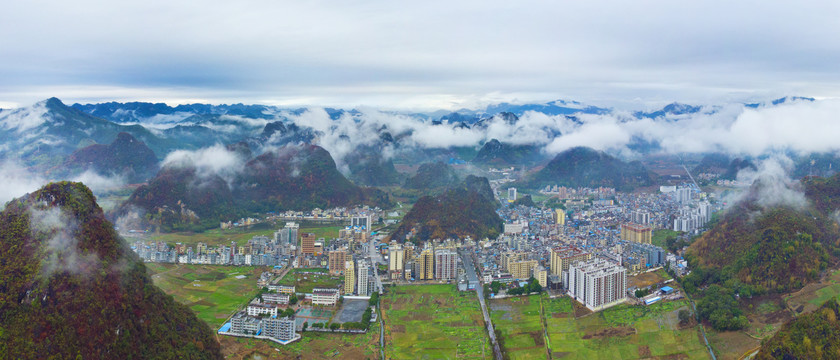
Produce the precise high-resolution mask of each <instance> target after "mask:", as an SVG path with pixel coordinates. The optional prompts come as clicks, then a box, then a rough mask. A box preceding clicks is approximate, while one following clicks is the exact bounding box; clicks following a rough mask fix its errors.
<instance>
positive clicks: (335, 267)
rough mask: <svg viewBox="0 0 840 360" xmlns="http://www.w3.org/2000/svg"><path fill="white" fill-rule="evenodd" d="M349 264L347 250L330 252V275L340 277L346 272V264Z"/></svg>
mask: <svg viewBox="0 0 840 360" xmlns="http://www.w3.org/2000/svg"><path fill="white" fill-rule="evenodd" d="M346 262H347V250H345V249H341V250H334V251H330V265H329V267H330V274H332V275H339V274H341V273H342V272H344V263H346Z"/></svg>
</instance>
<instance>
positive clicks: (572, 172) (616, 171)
mask: <svg viewBox="0 0 840 360" xmlns="http://www.w3.org/2000/svg"><path fill="white" fill-rule="evenodd" d="M655 179H656V176H655V174H654V173H652V172H650V171H648V170H647V169H646V168H645V167H644V166H643V165H642V164H641V163H639V162H637V161H636V162H631V163H625V162H623V161H621V160H619V159H616V158H614V157H612V156H610V155H607V154H606V153H604V152H601V151H596V150H593V149H590V148H586V147H575V148H572V149H569V150H566V151H564V152H562V153H560V154H557V156H555V157H554V159H552V160H551V161H550V162H549V163H548V164H547V165H546V166H545V167H544V168H543V169H542V170H540V171H538V172H536V173H534V174H532V175H531V176H529V177H527V178H526V179H524V180H522V181H520V182H519V183H518V186H520V187H523V188H532V189H533V188H539V187H543V186H546V185H561V186H572V187H581V186H585V187H599V186H605V187H612V188H616V189H617V190H620V191H632V190H634V189H636V188H638V187H643V186H650V185H654V184H655Z"/></svg>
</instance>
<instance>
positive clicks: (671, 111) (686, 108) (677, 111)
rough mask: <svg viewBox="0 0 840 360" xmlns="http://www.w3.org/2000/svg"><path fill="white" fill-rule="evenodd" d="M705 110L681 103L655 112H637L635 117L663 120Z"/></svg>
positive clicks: (672, 104)
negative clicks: (662, 118) (663, 118)
mask: <svg viewBox="0 0 840 360" xmlns="http://www.w3.org/2000/svg"><path fill="white" fill-rule="evenodd" d="M702 109H703V108H702V107H700V106H694V105H688V104H680V103H676V102H675V103H670V104H668V105H665V107H663V108H662V109H660V110H657V111H653V112H643V111H637V112H635V113H633V115H634V116H636V117H638V118H643V117H644V118H651V119H655V118H661V117H667V116H675V115H687V114H695V113H698V112H700V111H701V110H702Z"/></svg>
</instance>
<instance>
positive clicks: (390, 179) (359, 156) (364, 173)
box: [344, 147, 403, 186]
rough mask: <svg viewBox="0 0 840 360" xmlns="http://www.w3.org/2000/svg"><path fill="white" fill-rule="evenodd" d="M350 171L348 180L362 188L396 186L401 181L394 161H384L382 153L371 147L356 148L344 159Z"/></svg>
mask: <svg viewBox="0 0 840 360" xmlns="http://www.w3.org/2000/svg"><path fill="white" fill-rule="evenodd" d="M344 162H345V163H347V166H348V168H349V169H350V180H352V181H353V182H354V183H356V184H358V185H364V186H389V185H398V184H399V183H400V181H401V180H402V179H403V177H402V175H400V173H399V172H397V169H396V168H395V167H394V161H393V160H391V159H384V158H383V157H382V152H381V151H379V150H377V149H375V148H371V147H362V148H358V149H356V150H355V151H353V152H352V153H350V154H348V155H347V156H345V158H344Z"/></svg>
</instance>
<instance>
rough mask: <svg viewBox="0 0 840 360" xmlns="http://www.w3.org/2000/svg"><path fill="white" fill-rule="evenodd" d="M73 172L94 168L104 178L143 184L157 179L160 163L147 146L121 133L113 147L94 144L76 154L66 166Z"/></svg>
mask: <svg viewBox="0 0 840 360" xmlns="http://www.w3.org/2000/svg"><path fill="white" fill-rule="evenodd" d="M64 168H65V169H67V171H70V172H73V171H75V172H81V171H84V170H85V169H91V170H94V171H95V172H97V173H99V174H101V175H105V176H114V175H117V176H123V177H125V178H126V179H127V180H128V181H130V182H142V181H145V180H146V179H148V178H150V177H152V176H154V174H155V173H156V172H157V170H158V161H157V157H156V156H155V153H154V152H153V151H152V149H149V147H148V146H146V144H144V143H143V142H142V141H139V140H137V139H135V138H134V136H131V134H129V133H125V132H121V133H119V134H117V138H116V139H115V140H114V141H113V142H112V143H110V144H108V145H104V144H94V145H90V146H87V147H84V148H81V149H78V150H76V151H74V152H73V153H72V154H70V156H69V157H68V158H67V160H66V161H65V163H64Z"/></svg>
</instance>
